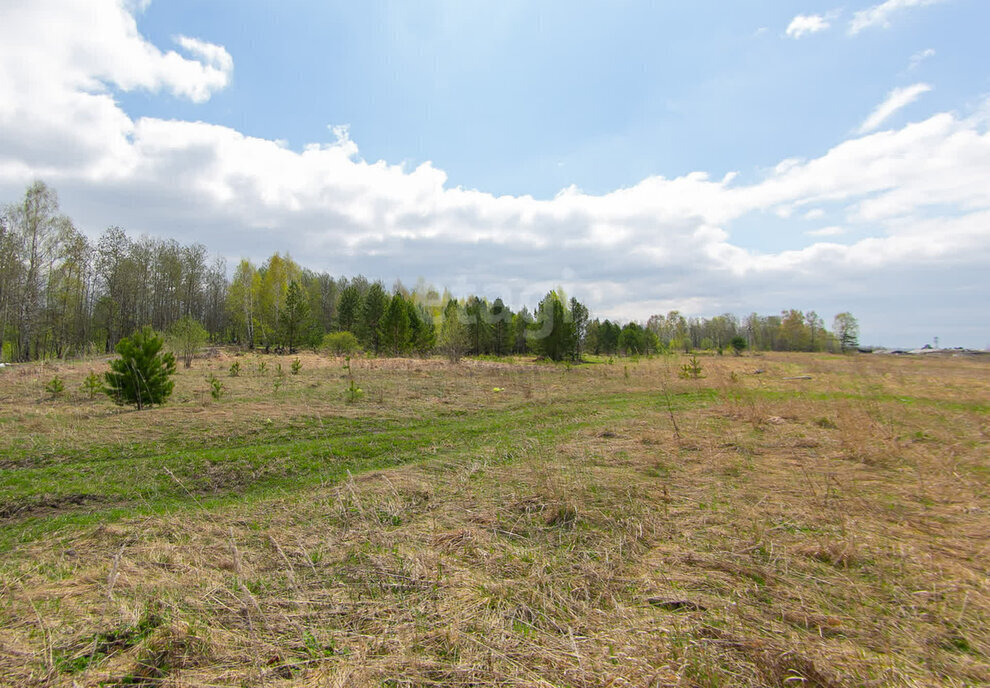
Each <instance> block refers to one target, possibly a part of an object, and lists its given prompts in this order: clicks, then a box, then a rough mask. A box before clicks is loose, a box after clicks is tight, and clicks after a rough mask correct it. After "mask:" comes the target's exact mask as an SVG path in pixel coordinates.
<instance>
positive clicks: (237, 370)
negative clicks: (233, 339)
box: [227, 361, 241, 377]
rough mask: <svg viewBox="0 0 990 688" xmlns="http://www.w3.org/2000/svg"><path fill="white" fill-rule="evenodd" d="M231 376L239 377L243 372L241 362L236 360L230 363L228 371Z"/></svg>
mask: <svg viewBox="0 0 990 688" xmlns="http://www.w3.org/2000/svg"><path fill="white" fill-rule="evenodd" d="M227 372H228V373H229V374H230V376H231V377H238V376H239V375H240V374H241V362H240V361H234V362H233V363H231V364H230V368H229V370H228V371H227Z"/></svg>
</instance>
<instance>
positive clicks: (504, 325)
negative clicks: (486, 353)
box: [489, 299, 512, 356]
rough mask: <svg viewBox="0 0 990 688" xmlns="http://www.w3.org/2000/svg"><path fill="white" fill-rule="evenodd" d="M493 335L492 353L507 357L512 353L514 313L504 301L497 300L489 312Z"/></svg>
mask: <svg viewBox="0 0 990 688" xmlns="http://www.w3.org/2000/svg"><path fill="white" fill-rule="evenodd" d="M489 316H490V321H491V335H492V353H494V354H495V355H496V356H505V355H506V354H509V353H511V352H512V311H510V310H509V309H508V308H506V307H505V304H504V303H502V299H495V303H493V304H492V307H491V310H490V311H489Z"/></svg>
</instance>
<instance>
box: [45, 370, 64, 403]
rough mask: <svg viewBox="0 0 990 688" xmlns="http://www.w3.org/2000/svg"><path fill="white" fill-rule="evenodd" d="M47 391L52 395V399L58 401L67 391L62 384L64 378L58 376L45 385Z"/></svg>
mask: <svg viewBox="0 0 990 688" xmlns="http://www.w3.org/2000/svg"><path fill="white" fill-rule="evenodd" d="M45 391H46V392H48V393H49V394H51V395H52V399H56V398H58V397H59V395H61V394H62V392H64V391H65V383H64V382H62V378H60V377H59V376H58V375H56V376H55V377H53V378H52V379H51V380H49V381H48V384H47V385H45Z"/></svg>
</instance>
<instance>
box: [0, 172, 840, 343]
mask: <svg viewBox="0 0 990 688" xmlns="http://www.w3.org/2000/svg"><path fill="white" fill-rule="evenodd" d="M145 325H149V326H151V327H152V328H154V329H155V330H158V331H163V332H168V331H170V330H181V331H183V332H188V331H189V328H190V327H191V326H193V327H195V328H199V329H201V330H202V332H203V336H204V338H207V339H208V340H209V341H211V342H213V343H215V344H237V345H240V346H243V347H245V348H249V349H261V350H265V351H276V352H282V351H284V352H290V351H294V350H297V349H299V348H302V347H311V348H319V347H320V346H323V345H325V343H326V342H325V340H326V337H327V335H328V334H329V335H338V334H340V333H349V336H351V339H352V340H353V344H349V345H348V346H349V347H355V346H356V347H360V348H362V349H364V350H365V351H368V352H372V353H375V354H378V355H407V354H424V355H425V354H428V353H431V352H441V353H445V354H446V355H448V356H449V357H451V358H452V359H455V360H456V359H457V358H459V357H460V356H463V355H491V356H504V355H512V354H534V355H542V356H546V357H547V358H550V359H553V360H564V359H571V360H577V359H580V357H581V356H582V355H583V354H585V353H593V354H607V355H617V354H649V353H653V352H658V351H662V350H679V349H684V350H686V351H687V350H692V349H711V350H713V351H722V350H723V349H726V348H729V347H730V342H731V341H732V340H733V339H734V338H737V337H740V336H741V337H744V338H745V341H746V345H747V346H748V347H749V348H751V349H759V350H787V351H823V350H840V349H847V348H850V347H853V346H855V345H856V338H857V335H858V326H857V324H856V321H855V318H853V317H852V316H851V315H849V314H848V313H843V314H840V315H839V316H837V317H836V319H835V321H834V322H833V329H832V331H828V330H826V329H825V326H824V322H823V320H822V318H821V317H820V316H818V315H817V314H816V313H815V312H814V311H810V312H808V313H806V314H805V313H802V312H801V311H796V310H789V311H786V312H784V313H782V314H781V315H780V316H759V315H756V314H752V315H750V316H748V317H746V318H744V319H743V320H739V319H738V318H736V317H735V316H734V315H731V314H725V315H720V316H716V317H714V318H708V319H706V318H685V317H684V316H682V315H681V314H680V313H678V312H677V311H671V312H670V313H668V314H667V315H654V316H652V317H651V318H650V319H649V320H648V321H647V322H646V323H644V324H640V323H635V322H630V323H624V324H621V323H617V322H611V321H609V320H607V319H606V320H600V319H597V318H596V319H593V320H592V319H590V317H589V312H588V309H587V308H586V307H585V306H584V305H583V304H582V303H580V302H579V301H578V300H577V299H575V298H570V299H568V298H567V297H566V296H565V295H564V294H563V292H562V291H560V290H555V291H551V292H549V293H548V294H547V295H546V296H545V297H544V298H543V300H542V301H541V302H540V303H539V304H537V305H536V306H535V307H534V308H533V309H532V311H531V310H529V309H528V308H526V307H523V308H522V309H520V310H519V311H516V312H513V311H512V309H511V308H510V307H509V306H508V305H506V304H505V303H504V302H503V301H502V299H501V298H496V299H494V300H493V301H490V300H488V299H486V298H483V297H479V296H468V297H466V298H463V297H462V298H455V297H454V296H453V295H451V294H450V293H449V292H447V291H446V290H443V291H440V290H438V289H436V288H435V287H433V286H431V285H429V284H428V283H426V282H425V281H423V280H420V282H419V283H418V284H417V285H416V286H415V287H413V288H407V287H406V286H404V285H403V284H402V283H401V282H396V283H395V284H394V285H393V286H392V288H390V289H387V288H386V287H385V285H384V284H383V283H382V282H381V281H374V282H372V281H370V280H368V279H367V278H365V277H363V276H360V275H359V276H357V277H351V278H347V277H337V278H334V277H333V276H331V275H330V274H328V273H326V272H316V271H313V270H310V269H307V268H303V267H301V266H300V265H299V264H297V263H296V262H295V261H293V260H292V259H291V258H290V257H289V256H288V255H282V254H280V253H275V254H273V255H272V256H271V257H269V258H268V259H267V260H266V261H265V262H264V263H262V264H261V265H255V264H254V263H253V262H251V261H250V260H246V259H245V260H241V261H240V262H239V263H238V264H237V266H236V267H235V268H234V269H233V271H232V273H228V269H227V265H226V262H225V261H224V260H223V258H220V257H211V256H210V255H209V252H208V250H207V248H206V247H205V246H203V245H202V244H198V243H195V244H191V245H181V244H179V243H178V242H176V241H175V240H172V239H156V238H151V237H147V236H143V237H139V238H131V237H129V236H128V235H127V234H126V232H125V231H124V230H123V229H121V228H120V227H110V228H108V229H107V230H106V231H104V232H103V234H102V235H101V236H100V237H99V239H98V240H96V241H95V242H92V241H90V240H89V239H88V238H87V237H86V236H85V235H84V234H82V233H81V232H80V231H79V230H78V229H77V228H76V227H75V226H74V225H73V223H72V220H71V219H70V218H68V217H67V216H65V215H64V214H62V213H61V212H60V209H59V204H58V197H57V195H56V193H55V191H54V190H53V189H51V188H49V187H48V186H47V185H45V184H44V183H43V182H40V181H39V182H35V183H33V184H32V185H31V186H29V187H28V189H27V190H26V192H25V194H24V198H23V199H21V200H19V201H18V202H16V203H12V204H9V205H7V206H5V207H4V208H3V211H2V213H0V357H2V359H3V360H7V361H13V360H17V361H27V360H34V359H45V358H52V357H58V358H64V357H69V356H77V355H84V354H93V353H110V352H112V351H113V350H114V347H115V346H116V344H117V343H118V342H119V341H120V340H121V339H122V338H124V337H125V336H128V335H130V334H131V333H133V332H135V331H137V330H139V329H140V328H142V327H143V326H145ZM197 331H199V330H197ZM331 339H334V338H333V337H332V338H331ZM334 341H336V342H338V343H339V342H340V341H341V339H340V337H339V336H336V338H335V339H334Z"/></svg>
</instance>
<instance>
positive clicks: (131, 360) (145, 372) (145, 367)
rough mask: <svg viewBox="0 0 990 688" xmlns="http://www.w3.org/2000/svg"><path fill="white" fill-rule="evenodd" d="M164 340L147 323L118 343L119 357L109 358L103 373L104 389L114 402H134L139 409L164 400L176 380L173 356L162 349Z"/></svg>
mask: <svg viewBox="0 0 990 688" xmlns="http://www.w3.org/2000/svg"><path fill="white" fill-rule="evenodd" d="M163 344H164V342H163V341H162V338H161V337H159V336H158V335H156V334H155V331H154V330H152V329H151V328H150V327H145V328H144V329H142V330H139V331H138V332H135V333H134V334H133V335H132V336H131V337H124V338H123V339H121V340H120V341H119V342H118V343H117V353H118V354H119V355H120V358H118V359H115V360H113V361H110V370H109V371H108V372H107V373H104V380H105V382H106V388H105V389H104V391H105V392H106V393H107V395H108V396H109V397H110V398H111V399H113V400H114V402H115V403H117V404H120V405H123V404H134V405H135V406H137V408H138V410H139V411H140V410H141V409H143V408H144V407H145V406H148V405H149V404H164V403H165V401H166V400H167V399H168V397H169V395H170V394H171V393H172V388H173V387H174V386H175V382H174V381H173V380H172V379H171V378H172V375H174V374H175V356H173V355H172V354H171V353H168V352H165V353H163V352H162V346H163Z"/></svg>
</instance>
